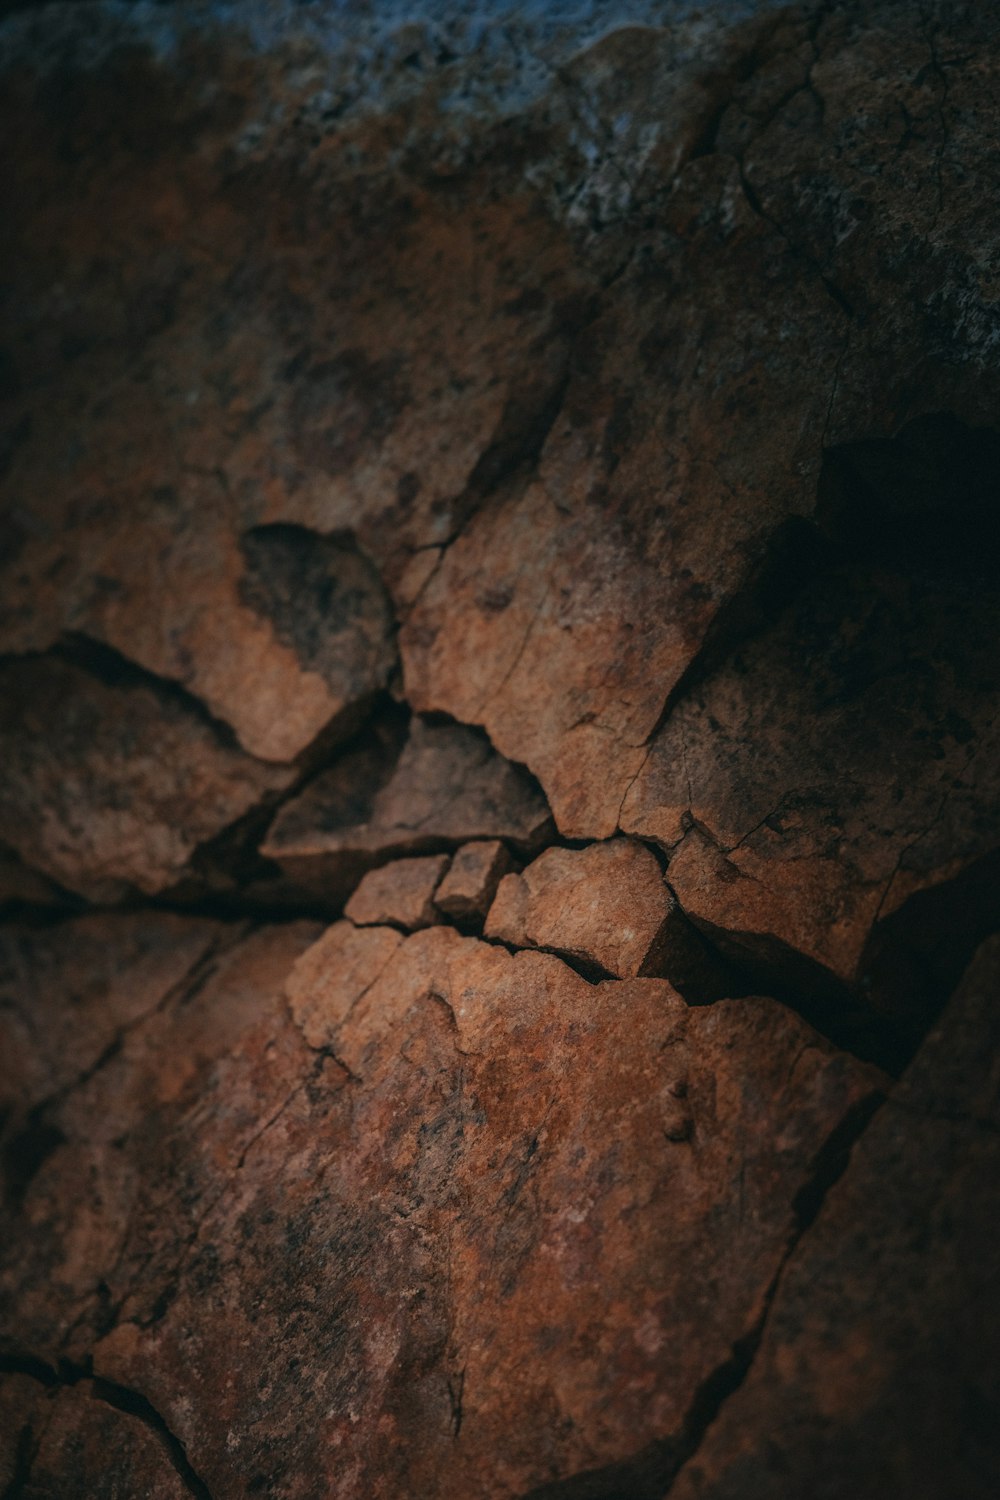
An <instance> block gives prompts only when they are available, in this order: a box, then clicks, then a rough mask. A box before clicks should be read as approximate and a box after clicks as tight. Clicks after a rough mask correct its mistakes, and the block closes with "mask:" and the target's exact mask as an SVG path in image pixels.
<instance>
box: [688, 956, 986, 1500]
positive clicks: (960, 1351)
mask: <svg viewBox="0 0 1000 1500" xmlns="http://www.w3.org/2000/svg"><path fill="white" fill-rule="evenodd" d="M998 987H1000V939H997V938H993V939H991V940H990V942H989V943H988V944H987V945H986V946H985V947H984V948H983V949H981V950H980V952H979V954H978V955H977V956H976V958H975V960H974V962H973V963H972V965H971V967H970V968H969V970H968V973H967V974H966V977H965V979H964V980H963V982H962V984H961V985H960V987H959V990H958V992H957V993H956V995H955V997H954V999H953V1000H952V1001H951V1003H950V1004H949V1006H948V1007H947V1009H946V1010H945V1012H944V1014H943V1016H942V1017H941V1019H940V1021H939V1022H938V1024H937V1025H936V1026H935V1028H934V1030H933V1031H932V1033H931V1034H930V1035H929V1036H928V1038H927V1040H926V1042H925V1043H924V1046H923V1048H922V1049H921V1051H920V1052H918V1054H917V1056H916V1058H915V1059H914V1061H913V1063H912V1064H911V1066H910V1068H909V1070H908V1071H907V1072H906V1073H905V1074H904V1076H903V1078H902V1080H901V1082H900V1084H899V1085H898V1087H897V1089H896V1091H895V1092H894V1093H893V1094H892V1095H890V1097H889V1099H888V1101H887V1103H886V1104H885V1106H884V1107H883V1108H882V1110H881V1111H880V1113H879V1114H878V1115H877V1116H876V1118H875V1119H874V1120H873V1121H872V1123H871V1124H870V1125H869V1126H868V1128H867V1130H866V1131H865V1133H864V1135H863V1136H862V1137H861V1139H860V1140H859V1141H858V1143H857V1145H856V1146H855V1148H854V1151H853V1153H852V1156H851V1160H850V1165H849V1166H848V1168H847V1171H846V1173H845V1175H844V1176H843V1178H842V1179H841V1181H840V1182H839V1183H838V1184H837V1185H836V1186H835V1187H834V1188H833V1189H832V1190H831V1191H830V1193H829V1195H828V1197H827V1200H826V1203H825V1205H824V1207H823V1210H822V1212H821V1213H820V1215H819V1217H818V1218H817V1219H816V1222H815V1224H814V1225H813V1227H812V1228H811V1229H810V1230H809V1231H808V1233H807V1234H806V1235H805V1237H804V1238H803V1239H802V1241H801V1243H800V1245H799V1247H798V1249H797V1250H796V1251H795V1253H794V1254H793V1256H792V1258H791V1260H790V1261H789V1263H788V1266H787V1267H786V1269H785V1272H784V1274H783V1275H782V1278H781V1281H780V1282H779V1285H778V1291H777V1295H776V1297H775V1299H774V1303H773V1306H772V1308H771V1311H770V1314H769V1316H768V1319H767V1325H766V1328H765V1332H764V1338H763V1342H762V1344H761V1347H760V1349H759V1351H758V1352H757V1355H756V1358H755V1359H754V1361H753V1365H752V1367H751V1369H750V1373H749V1375H748V1377H747V1380H746V1382H745V1383H744V1384H743V1385H742V1387H741V1388H740V1389H739V1390H738V1391H737V1392H736V1393H735V1394H734V1395H733V1396H732V1398H731V1399H730V1400H729V1401H728V1402H727V1403H726V1404H725V1406H724V1407H723V1408H722V1411H721V1413H720V1415H719V1417H718V1419H717V1420H716V1422H715V1423H714V1424H713V1425H712V1426H711V1427H710V1428H709V1430H708V1433H707V1434H706V1437H705V1440H704V1442H703V1443H702V1444H701V1446H700V1447H699V1449H698V1451H697V1454H696V1455H695V1457H694V1458H693V1459H692V1461H691V1463H690V1464H689V1465H688V1467H687V1469H686V1470H684V1471H683V1472H682V1474H681V1475H680V1477H679V1479H678V1481H677V1484H676V1485H675V1487H674V1488H673V1489H672V1490H671V1491H670V1494H671V1500H675V1497H676V1500H799V1497H800V1496H802V1495H806V1494H828V1495H831V1496H833V1495H837V1496H840V1495H858V1496H860V1495H865V1496H867V1495H871V1494H874V1493H875V1486H874V1485H873V1479H872V1476H873V1475H878V1476H879V1483H880V1485H881V1487H882V1489H883V1492H884V1493H885V1494H886V1495H888V1496H892V1497H893V1500H895V1497H897V1496H919V1497H920V1500H924V1497H927V1500H945V1497H950V1496H953V1495H954V1496H958V1495H961V1496H963V1497H968V1500H992V1496H994V1495H995V1494H996V1493H997V1484H998V1481H1000V1395H998V1391H997V1382H996V1351H997V1342H998V1339H1000V1281H998V1278H997V1274H996V1261H997V1255H996V1236H997V1225H998V1223H1000V1067H998V1061H997V1059H998V1056H1000V1008H998V1006H997V992H998ZM959 1435H961V1441H955V1438H957V1437H958V1436H959ZM776 1454H778V1455H780V1459H778V1460H776V1458H775V1455H776Z"/></svg>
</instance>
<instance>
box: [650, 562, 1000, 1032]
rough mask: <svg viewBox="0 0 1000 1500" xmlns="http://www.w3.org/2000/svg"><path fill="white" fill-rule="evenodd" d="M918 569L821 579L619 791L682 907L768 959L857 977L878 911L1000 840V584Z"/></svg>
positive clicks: (839, 571) (694, 702)
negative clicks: (998, 641) (801, 959)
mask: <svg viewBox="0 0 1000 1500" xmlns="http://www.w3.org/2000/svg"><path fill="white" fill-rule="evenodd" d="M944 545H945V543H944V542H943V541H942V543H941V546H942V548H943V547H944ZM909 566H910V574H909V576H908V577H907V576H904V575H903V574H902V573H901V572H897V571H895V570H890V569H888V568H886V569H873V568H872V567H871V566H870V565H865V566H860V565H859V566H856V567H844V566H838V567H835V568H833V569H831V570H830V571H829V573H827V574H826V575H825V576H824V577H822V578H820V579H819V580H815V581H814V582H813V583H811V584H810V585H809V587H808V588H807V589H805V590H804V591H803V594H802V596H801V597H800V598H799V599H798V600H796V602H795V603H794V604H793V605H792V606H790V607H789V609H787V610H786V611H785V613H784V614H783V615H782V616H781V618H780V619H779V620H778V622H777V623H776V624H775V625H774V626H773V627H772V628H771V629H770V630H768V631H766V632H764V633H763V634H762V635H760V636H759V637H758V638H757V639H755V640H753V641H751V642H750V643H748V644H746V645H744V646H741V647H740V648H739V649H738V650H736V651H734V652H733V653H732V654H731V656H730V657H729V659H728V660H727V661H725V662H724V663H723V665H721V666H720V667H719V668H718V669H717V670H716V671H715V672H714V673H713V674H712V675H711V676H709V678H708V679H707V681H706V682H704V683H703V684H702V685H700V686H696V687H694V688H693V689H692V691H691V692H690V693H689V694H688V695H687V696H686V697H685V698H684V700H683V701H681V702H680V703H678V705H677V706H676V708H675V709H674V710H673V712H672V713H671V714H670V716H669V717H668V719H667V722H666V723H665V725H664V726H663V728H662V729H661V730H660V732H659V733H658V735H657V736H656V738H655V739H654V741H653V743H652V745H651V747H650V752H649V756H648V759H647V760H646V762H645V765H644V766H643V769H642V770H641V772H640V773H639V775H638V777H637V778H636V781H635V784H634V786H633V787H632V790H631V791H630V793H629V795H628V797H627V798H626V800H625V804H624V807H623V810H622V825H623V827H625V828H627V829H629V830H630V831H632V832H636V833H641V834H643V835H644V836H645V837H651V838H655V839H656V840H657V841H658V842H659V843H660V844H661V845H662V846H663V847H664V848H665V849H669V850H672V851H673V852H672V854H671V858H670V863H669V868H668V879H669V881H670V883H671V886H672V887H673V889H674V891H675V892H676V894H677V896H678V899H679V900H680V903H681V906H682V907H683V909H684V910H685V911H686V912H687V913H688V915H689V916H691V917H692V918H693V920H694V921H696V922H697V923H698V924H699V925H700V926H701V927H703V928H704V929H705V930H706V931H707V932H708V933H709V934H710V935H711V936H712V938H713V939H714V940H715V941H718V942H721V943H723V944H727V945H728V946H729V948H730V950H731V951H732V952H734V953H738V954H740V955H742V956H743V957H744V958H745V959H750V960H751V961H753V960H756V961H757V962H759V963H761V964H762V965H764V966H765V970H766V969H767V968H768V967H769V968H770V969H772V970H774V971H776V972H781V970H782V965H783V959H784V958H785V956H786V955H792V956H794V955H803V956H805V957H806V958H808V959H809V960H811V961H812V963H813V964H814V965H815V966H818V967H819V966H821V969H822V971H825V972H826V974H827V975H832V976H834V977H835V978H836V979H838V980H840V981H842V982H844V983H845V984H848V985H852V984H856V983H858V982H859V981H862V980H863V978H864V962H863V960H864V956H865V950H866V946H867V945H868V943H869V941H870V938H871V935H872V929H873V927H874V926H875V924H876V923H878V922H884V921H885V920H886V919H887V918H889V917H890V916H892V915H893V913H895V912H896V911H897V910H899V908H901V906H902V905H903V904H904V903H905V902H906V901H907V900H909V899H910V898H912V897H913V896H914V895H915V894H916V893H919V892H922V891H923V892H928V891H932V890H933V889H934V888H936V887H943V886H944V885H945V884H946V883H947V882H949V881H952V880H955V879H956V878H957V877H959V876H960V875H961V874H962V872H963V871H965V870H968V869H970V868H971V867H973V866H975V865H977V864H978V863H979V862H981V861H983V859H984V858H985V857H986V856H987V855H990V854H991V853H992V852H993V851H994V850H996V849H997V848H998V847H1000V816H998V815H997V812H996V809H998V808H1000V783H998V782H997V766H998V765H1000V756H998V751H1000V741H998V740H997V728H996V725H997V722H998V720H997V706H998V703H997V690H996V673H995V669H994V668H995V621H996V618H997V613H998V611H1000V597H998V596H997V594H996V593H995V591H994V589H993V587H992V585H990V584H989V583H988V582H987V581H986V580H985V579H979V580H976V579H975V578H974V576H973V578H970V575H969V574H968V572H967V564H962V565H961V566H959V565H958V564H957V563H956V562H955V560H954V559H953V558H951V559H946V562H945V563H944V565H940V564H937V563H933V562H929V561H927V560H926V559H925V560H924V561H922V562H921V561H912V560H911V561H910V564H909ZM806 662H807V663H808V668H807V670H804V663H806ZM991 789H992V791H991ZM983 878H984V879H987V880H988V879H989V878H990V877H988V875H986V874H985V873H984V877H983ZM994 906H995V902H994ZM952 920H953V918H952V917H951V916H950V915H949V917H948V921H949V922H950V921H952ZM987 930H988V929H987ZM876 998H877V997H876ZM915 1003H916V998H915V997H913V998H912V999H911V1004H915Z"/></svg>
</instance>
